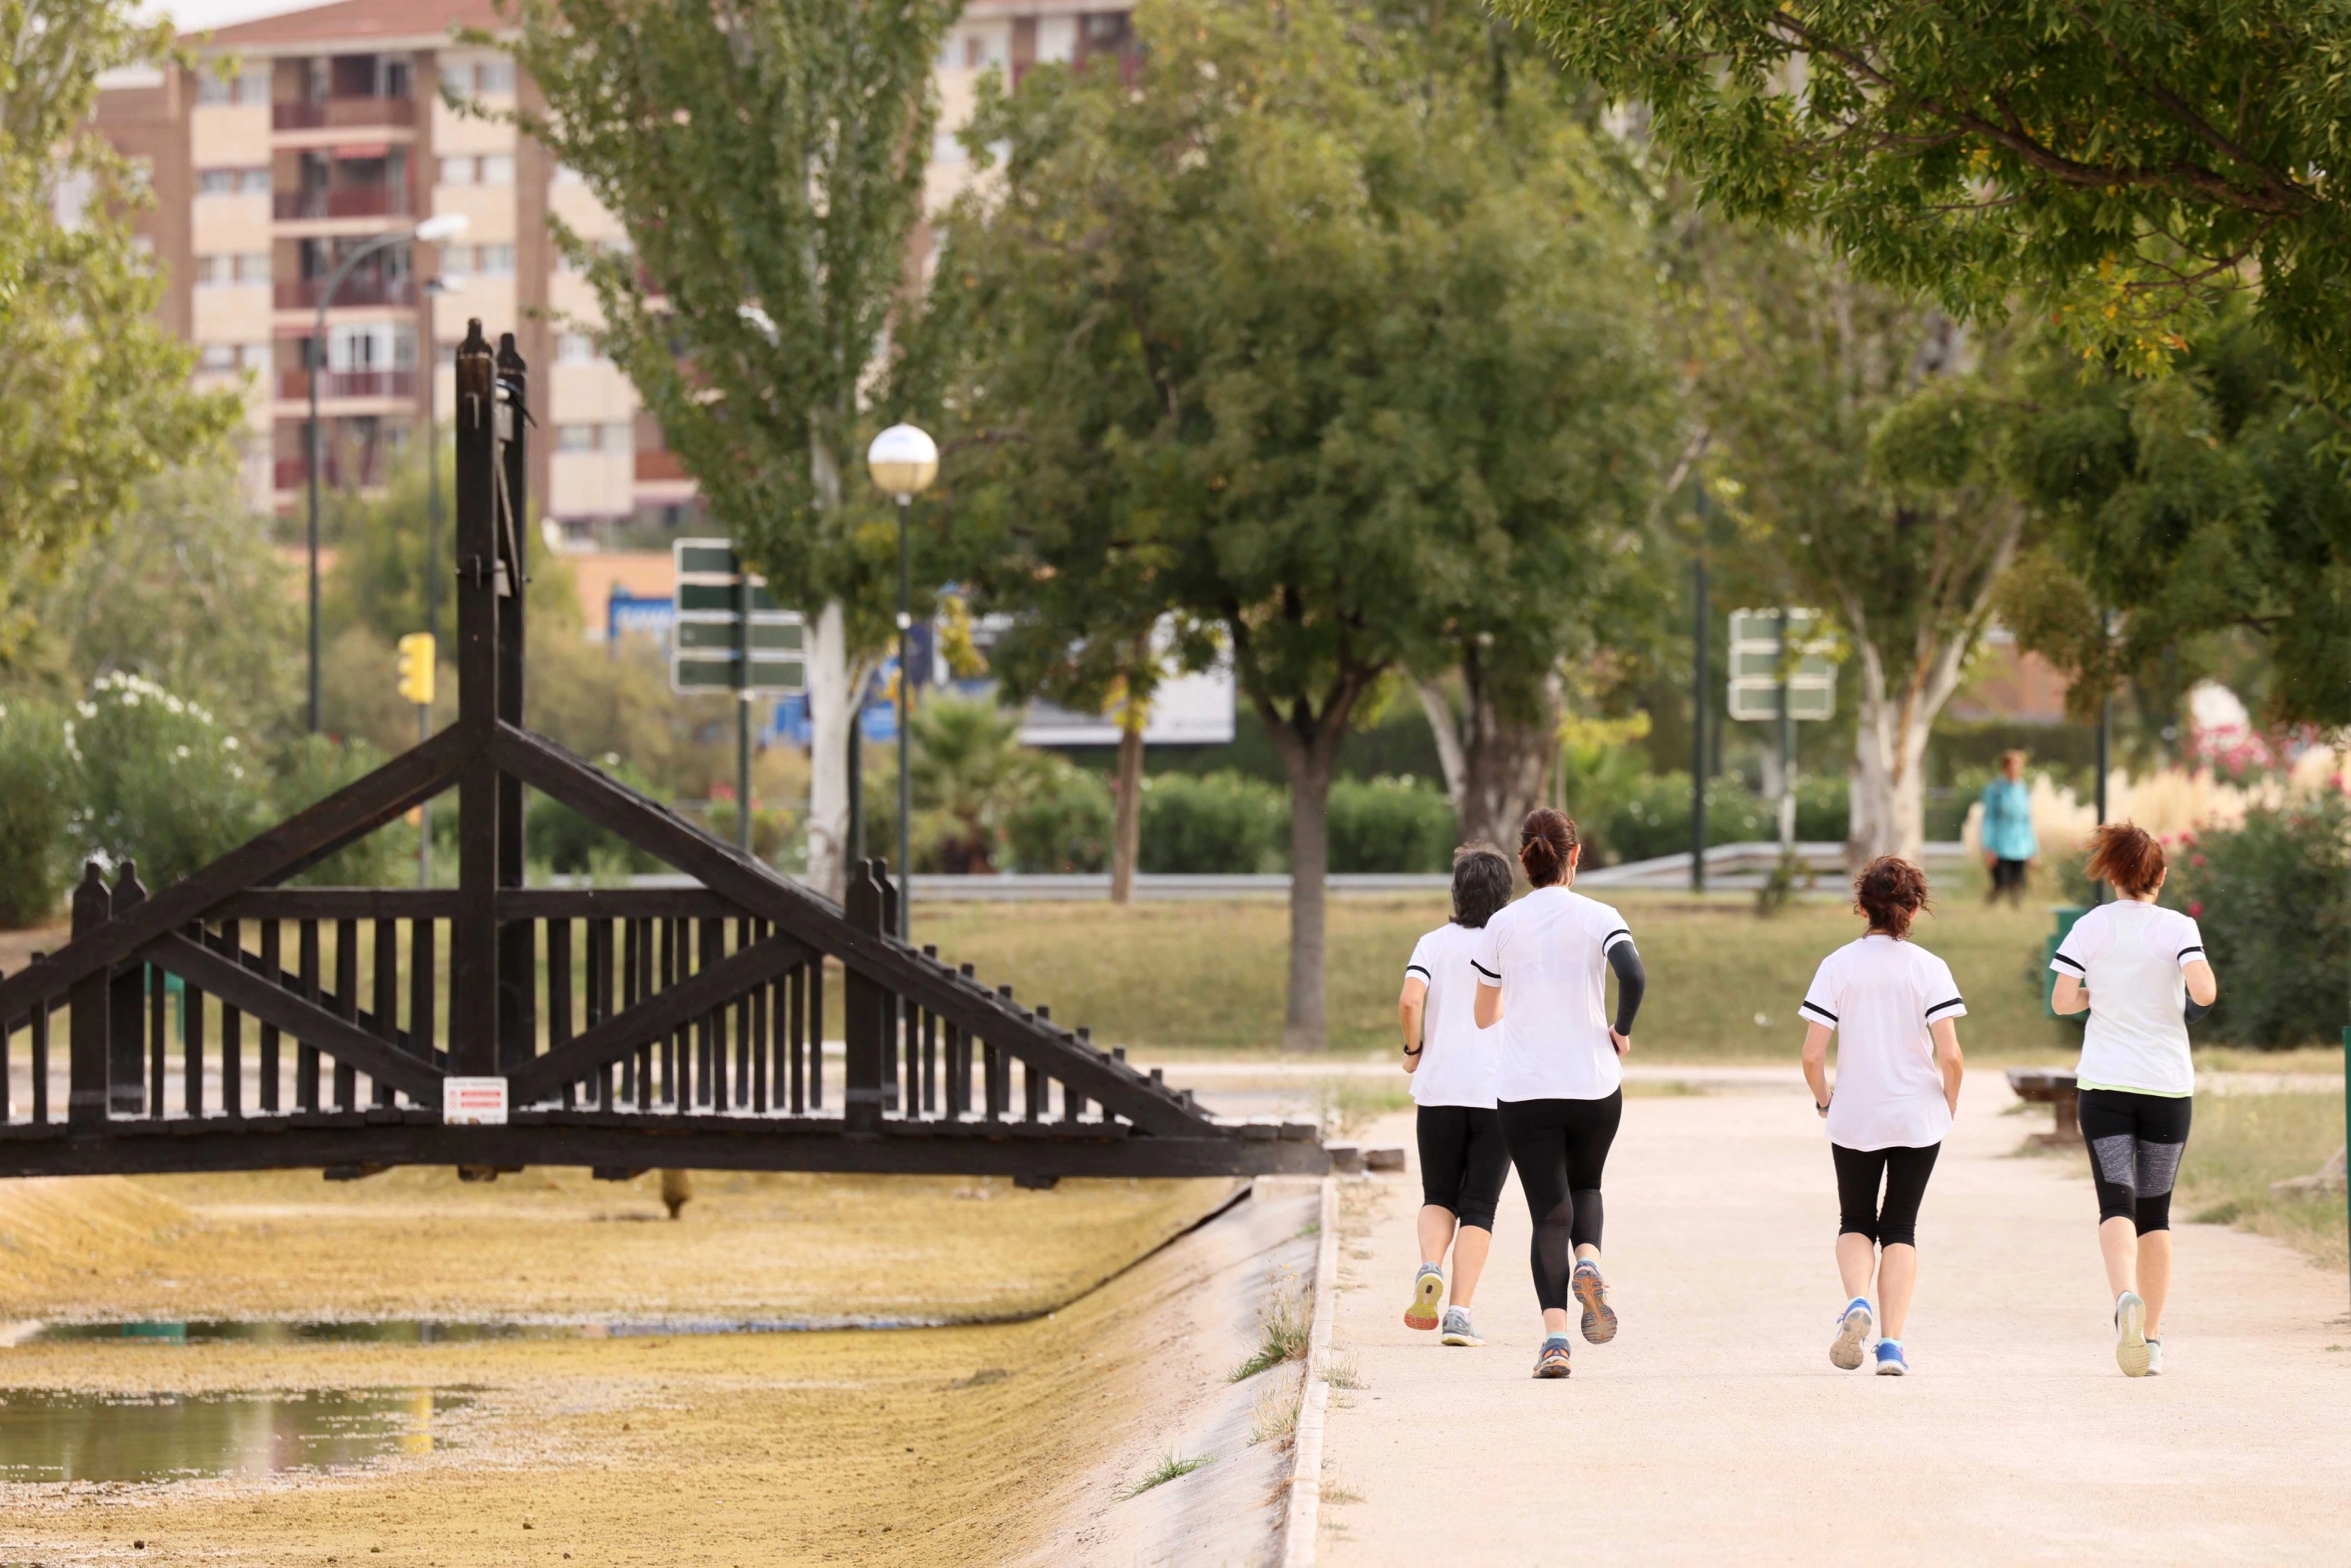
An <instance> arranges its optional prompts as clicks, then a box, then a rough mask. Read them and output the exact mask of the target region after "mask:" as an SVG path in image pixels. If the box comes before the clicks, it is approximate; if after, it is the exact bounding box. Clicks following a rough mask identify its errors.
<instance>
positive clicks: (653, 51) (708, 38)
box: [466, 0, 960, 647]
mask: <svg viewBox="0 0 2351 1568" xmlns="http://www.w3.org/2000/svg"><path fill="white" fill-rule="evenodd" d="M959 8H960V7H959V6H958V5H955V4H953V3H951V0H912V3H910V4H905V5H852V4H844V3H842V0H740V3H721V0H684V3H682V4H676V5H635V4H630V3H626V0H561V3H560V4H559V3H558V0H517V3H516V4H515V5H513V7H512V9H511V11H510V13H509V19H510V21H511V23H512V25H513V26H514V27H515V28H516V29H517V36H516V37H512V38H511V39H509V38H507V37H495V38H494V37H491V36H490V35H488V34H486V33H481V32H478V31H476V32H470V33H468V34H467V35H466V36H467V37H470V38H472V39H474V40H475V41H476V42H479V43H481V44H484V45H486V46H490V47H510V48H511V49H512V51H513V53H514V56H515V59H516V63H517V65H518V66H520V67H521V68H523V69H525V70H527V71H528V72H529V74H530V77H531V79H532V80H533V82H535V83H536V84H537V86H538V90H539V92H540V93H541V94H542V95H543V98H544V102H545V107H544V108H543V109H529V110H523V111H520V112H518V113H517V114H515V115H514V116H512V118H513V120H515V122H516V123H517V124H518V125H519V126H520V127H521V128H522V129H523V130H525V131H528V132H529V133H530V134H531V135H532V136H534V137H536V138H537V139H538V141H540V142H541V143H542V144H543V145H545V146H546V148H547V149H548V151H549V153H550V154H551V155H553V156H554V157H555V158H557V159H559V160H560V161H561V162H562V163H563V165H564V166H565V167H566V168H569V169H571V170H574V171H576V172H578V173H579V174H580V176H581V177H582V178H583V179H585V180H586V181H587V183H588V185H589V187H590V189H591V190H592V191H593V192H594V193H595V194H596V197H597V199H598V200H599V201H601V203H602V204H604V206H605V207H606V208H608V209H609V210H611V212H612V213H614V214H617V215H618V216H619V217H620V219H621V221H622V223H623V224H625V225H627V228H628V234H629V244H628V246H627V247H626V248H625V250H622V251H617V252H615V251H606V250H602V249H600V248H599V247H597V246H593V245H591V244H590V243H588V242H586V241H583V240H582V239H580V236H579V235H576V234H574V233H572V232H571V231H570V230H569V229H568V228H566V227H564V226H563V225H562V223H561V220H560V219H559V218H558V219H553V220H551V221H550V222H551V226H552V227H553V228H554V229H555V233H556V237H557V240H558V243H559V244H560V245H561V246H563V248H564V250H565V252H566V254H567V255H569V256H570V257H572V259H573V260H574V261H575V262H577V263H580V264H581V265H582V266H584V267H586V269H587V275H588V278H589V282H590V286H591V287H593V288H594V290H595V293H596V298H597V304H598V308H599V314H600V316H601V321H600V323H599V324H597V326H596V328H595V330H596V335H597V338H598V340H599V342H600V343H601V346H602V347H603V349H604V351H605V352H606V353H608V354H609V355H611V358H612V359H613V360H614V361H616V362H618V363H619V364H620V365H621V367H622V369H623V370H625V371H627V372H628V374H629V377H630V379H631V380H632V382H634V383H635V384H636V387H637V390H638V392H639V393H640V394H641V395H642V396H643V399H644V402H645V405H646V407H647V408H649V409H650V410H651V411H652V412H653V414H654V415H655V416H656V417H657V418H659V419H660V421H661V423H662V428H663V431H664V434H666V436H667V438H668V442H669V444H670V447H671V449H672V450H674V451H675V452H676V453H677V454H678V455H679V458H680V460H681V461H682V462H683V463H684V465H685V467H686V469H687V470H688V471H689V472H690V473H692V474H693V475H694V476H695V480H696V482H697V484H698V486H699V487H700V493H701V497H702V499H703V501H704V503H705V505H707V506H708V507H710V509H711V511H712V513H713V514H714V515H715V516H716V517H718V518H720V519H722V521H723V522H724V524H725V525H726V530H727V531H728V532H729V533H730V534H732V535H733V537H734V538H736V539H737V540H738V541H740V542H741V543H742V544H743V545H744V546H745V548H746V549H747V550H748V551H749V553H750V554H751V555H752V557H753V559H757V560H759V561H761V562H762V563H763V564H764V565H765V566H766V568H767V570H768V573H769V575H770V576H771V577H772V578H774V579H775V580H778V581H779V582H785V583H789V584H790V585H792V589H793V591H796V592H798V593H800V594H801V595H802V596H803V602H804V603H805V604H806V606H807V607H808V608H810V609H814V608H815V607H816V606H817V605H818V604H820V603H822V602H823V601H826V600H828V599H838V600H841V601H843V602H844V604H846V605H847V606H848V608H849V609H850V611H851V612H852V617H851V626H850V635H851V641H852V644H853V645H856V646H863V647H874V646H879V645H880V644H881V643H883V642H884V641H885V640H886V638H887V635H888V625H889V622H888V619H887V606H888V603H889V601H890V598H891V595H890V592H889V588H890V584H891V582H892V580H893V571H892V567H893V564H894V563H893V536H894V526H893V520H892V519H891V518H890V517H888V515H887V509H886V508H887V502H886V500H885V499H884V498H883V497H875V496H873V495H872V492H871V491H870V490H866V489H864V488H863V487H862V486H858V487H857V489H858V492H859V493H860V494H861V495H862V497H863V499H862V502H861V503H860V504H859V505H856V506H847V505H845V504H844V502H845V498H846V497H847V495H848V493H849V487H848V483H847V477H846V476H847V475H848V472H849V470H850V469H851V468H852V465H853V464H854V462H855V456H856V454H857V451H858V442H857V437H858V435H859V434H860V432H861V428H862V426H861V418H862V416H861V412H860V409H861V389H862V388H863V387H865V385H866V384H867V382H868V377H869V371H870V370H871V369H872V362H873V359H874V356H875V355H876V353H877V352H878V351H879V347H880V345H882V344H883V343H884V342H886V341H887V340H888V336H889V333H888V329H889V326H890V317H891V313H892V311H893V308H895V307H897V306H898V305H899V304H900V303H901V300H902V298H903V292H902V291H903V289H904V284H905V278H906V272H905V267H906V256H907V249H906V246H907V239H908V236H909V235H910V233H911V232H912V230H913V228H914V223H915V221H916V219H917V218H918V217H919V216H920V205H921V194H922V190H923V181H924V174H925V169H926V167H927V159H928V155H929V152H930V146H931V134H932V127H933V124H934V121H935V118H936V106H935V101H934V93H933V88H932V60H933V57H935V55H936V54H937V52H938V47H939V42H940V38H941V37H942V35H943V34H944V33H945V31H946V27H947V25H948V24H949V23H950V22H951V21H952V20H953V19H954V16H955V15H956V11H957V10H958V9H959Z"/></svg>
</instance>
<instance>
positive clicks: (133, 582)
mask: <svg viewBox="0 0 2351 1568" xmlns="http://www.w3.org/2000/svg"><path fill="white" fill-rule="evenodd" d="M16 587H17V590H18V592H19V594H20V595H22V596H23V597H22V600H21V607H22V609H23V610H24V611H25V612H27V613H29V614H30V615H31V616H33V617H34V619H35V621H36V622H37V624H36V626H35V628H34V631H33V633H32V635H31V636H30V637H29V638H28V639H27V640H26V643H25V644H24V645H22V646H21V647H19V649H18V650H17V656H16V659H15V661H13V662H14V664H16V671H15V674H16V675H17V677H18V679H19V680H20V681H37V682H39V683H41V684H43V685H49V686H51V687H52V688H53V689H57V690H66V689H72V690H78V689H79V688H80V687H81V686H82V685H84V684H85V683H87V682H88V681H89V680H90V679H92V678H93V677H95V676H97V675H99V674H105V673H106V672H108V671H110V670H122V671H127V672H129V673H131V674H139V675H144V676H146V677H147V678H148V679H150V680H152V681H154V682H156V683H157V684H159V685H162V686H164V687H166V688H167V689H169V690H171V691H173V692H176V693H178V694H180V695H182V696H183V697H192V698H195V699H198V700H201V701H202V702H204V704H205V705H206V706H208V707H210V708H211V709H212V710H213V711H214V713H215V714H217V715H218V716H220V718H221V721H222V723H223V724H225V726H226V727H228V728H229V729H230V730H232V731H233V732H235V733H238V734H244V735H253V736H267V735H270V734H273V733H275V732H277V730H278V729H279V728H280V727H282V726H284V725H285V724H286V723H287V722H288V720H289V719H291V718H292V717H293V716H294V714H295V710H296V707H297V706H298V701H299V696H300V687H301V668H300V663H299V661H300V656H301V645H302V632H301V609H300V605H299V603H298V601H296V599H295V598H294V597H293V596H292V594H290V593H289V592H288V591H287V590H288V587H289V584H288V582H287V571H286V567H285V564H284V562H282V561H281V560H279V559H278V558H277V552H276V551H275V550H274V549H271V548H270V544H269V534H268V521H267V519H266V518H264V517H259V516H257V515H256V513H255V512H254V511H253V510H252V508H251V507H250V506H249V505H248V504H247V503H246V498H245V494H244V490H243V486H242V485H241V483H240V481H239V479H238V476H237V473H236V470H235V467H234V466H233V465H231V464H230V463H229V462H228V461H227V459H226V457H225V455H221V456H219V457H217V458H216V459H214V460H210V461H203V462H198V463H194V464H191V465H188V466H185V467H182V468H174V469H171V470H168V471H166V472H165V473H162V474H160V475H158V476H155V477H153V478H151V479H147V480H144V481H141V483H140V485H139V486H138V487H137V489H136V492H135V493H134V495H133V497H132V499H131V507H130V508H129V509H128V510H127V511H126V513H125V514H124V515H123V516H122V517H121V518H120V521H119V522H118V523H117V525H116V526H115V527H113V528H110V529H108V530H107V531H105V532H103V533H101V534H99V536H98V537H97V538H94V539H91V540H90V541H89V543H88V544H87V545H85V546H84V547H82V548H81V549H78V550H77V551H75V552H74V554H73V555H72V557H71V558H70V559H68V562H67V563H66V565H65V567H64V569H63V570H61V571H60V572H59V574H58V575H57V579H56V580H54V581H53V582H50V583H47V584H39V585H35V584H26V583H21V582H20V583H19V584H17V585H16Z"/></svg>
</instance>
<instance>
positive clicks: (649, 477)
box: [637, 449, 694, 485]
mask: <svg viewBox="0 0 2351 1568" xmlns="http://www.w3.org/2000/svg"><path fill="white" fill-rule="evenodd" d="M692 477H694V476H692V475H691V474H688V473H687V472H686V471H685V465H684V463H682V462H680V461H678V455H677V454H676V453H674V452H671V451H668V450H666V449H664V450H663V451H660V452H640V453H638V454H637V482H638V483H639V484H641V485H652V484H657V483H660V482H662V481H664V480H679V479H691V478H692Z"/></svg>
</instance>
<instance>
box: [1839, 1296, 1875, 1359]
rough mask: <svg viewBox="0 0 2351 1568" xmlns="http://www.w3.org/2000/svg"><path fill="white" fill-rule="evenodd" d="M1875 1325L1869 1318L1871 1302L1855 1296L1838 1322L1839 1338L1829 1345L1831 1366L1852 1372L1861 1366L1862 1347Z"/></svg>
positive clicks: (1863, 1297)
mask: <svg viewBox="0 0 2351 1568" xmlns="http://www.w3.org/2000/svg"><path fill="white" fill-rule="evenodd" d="M1874 1326H1875V1325H1874V1324H1873V1322H1871V1319H1870V1316H1869V1301H1868V1298H1866V1297H1865V1296H1855V1298H1854V1299H1853V1301H1852V1302H1851V1303H1850V1304H1848V1305H1847V1306H1846V1308H1845V1310H1844V1316H1843V1317H1841V1318H1839V1319H1838V1320H1837V1336H1836V1338H1835V1339H1834V1341H1832V1342H1831V1343H1830V1344H1829V1364H1830V1365H1832V1366H1838V1367H1843V1368H1844V1370H1845V1371H1847V1372H1851V1371H1852V1370H1853V1369H1854V1368H1855V1367H1857V1366H1859V1365H1860V1364H1861V1347H1862V1345H1863V1344H1865V1343H1867V1341H1868V1339H1869V1331H1870V1329H1871V1328H1872V1327H1874Z"/></svg>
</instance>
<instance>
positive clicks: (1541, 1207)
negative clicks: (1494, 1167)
mask: <svg viewBox="0 0 2351 1568" xmlns="http://www.w3.org/2000/svg"><path fill="white" fill-rule="evenodd" d="M1494 1109H1495V1110H1496V1111H1497V1112H1498V1113H1499V1114H1500V1116H1501V1119H1502V1134H1503V1136H1505V1137H1506V1138H1508V1139H1509V1140H1510V1163H1511V1164H1512V1165H1515V1166H1518V1167H1519V1186H1520V1187H1521V1188H1523V1189H1524V1190H1525V1192H1526V1195H1527V1211H1528V1212H1529V1213H1531V1215H1533V1216H1534V1221H1535V1238H1534V1244H1533V1245H1532V1246H1531V1248H1530V1249H1528V1261H1529V1263H1530V1264H1531V1266H1532V1268H1533V1270H1534V1275H1535V1295H1536V1297H1537V1298H1538V1299H1539V1300H1540V1301H1541V1303H1542V1306H1543V1310H1544V1311H1546V1312H1565V1311H1566V1310H1567V1281H1568V1276H1569V1275H1570V1274H1573V1272H1574V1271H1575V1249H1577V1248H1578V1247H1583V1246H1591V1247H1597V1246H1599V1245H1600V1225H1601V1220H1602V1219H1603V1218H1604V1214H1603V1211H1602V1208H1601V1206H1600V1172H1601V1169H1602V1167H1603V1166H1606V1165H1607V1163H1608V1145H1611V1144H1613V1143H1614V1142H1615V1141H1616V1124H1618V1123H1619V1122H1621V1121H1623V1120H1624V1117H1625V1092H1624V1091H1623V1090H1621V1089H1619V1090H1617V1091H1615V1092H1613V1093H1611V1094H1610V1095H1609V1096H1608V1098H1607V1099H1605V1100H1505V1101H1502V1102H1501V1103H1499V1104H1498V1105H1496V1106H1495V1107H1494Z"/></svg>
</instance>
